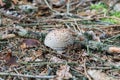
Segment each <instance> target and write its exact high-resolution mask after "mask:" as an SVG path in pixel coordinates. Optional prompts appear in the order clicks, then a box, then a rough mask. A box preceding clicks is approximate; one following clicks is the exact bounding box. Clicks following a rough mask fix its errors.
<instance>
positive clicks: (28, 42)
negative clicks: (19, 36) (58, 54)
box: [20, 39, 40, 49]
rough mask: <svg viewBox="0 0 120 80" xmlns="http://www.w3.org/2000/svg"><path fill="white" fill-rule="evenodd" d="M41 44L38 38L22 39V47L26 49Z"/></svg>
mask: <svg viewBox="0 0 120 80" xmlns="http://www.w3.org/2000/svg"><path fill="white" fill-rule="evenodd" d="M39 45H40V42H39V41H38V40H35V39H24V40H23V41H22V44H21V46H20V47H21V48H22V49H25V48H31V47H37V46H39Z"/></svg>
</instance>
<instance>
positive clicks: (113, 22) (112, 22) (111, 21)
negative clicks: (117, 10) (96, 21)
mask: <svg viewBox="0 0 120 80" xmlns="http://www.w3.org/2000/svg"><path fill="white" fill-rule="evenodd" d="M101 20H102V21H104V22H108V23H111V24H118V23H119V21H118V20H116V19H113V18H102V19H101Z"/></svg>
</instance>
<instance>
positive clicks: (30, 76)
mask: <svg viewBox="0 0 120 80" xmlns="http://www.w3.org/2000/svg"><path fill="white" fill-rule="evenodd" d="M0 75H1V76H17V77H26V78H39V79H52V78H55V76H54V75H52V76H39V75H28V74H27V75H23V74H16V73H5V72H0Z"/></svg>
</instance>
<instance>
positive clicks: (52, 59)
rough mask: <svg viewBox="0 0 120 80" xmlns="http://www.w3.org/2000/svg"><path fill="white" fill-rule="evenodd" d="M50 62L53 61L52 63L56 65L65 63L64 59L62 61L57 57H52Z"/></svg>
mask: <svg viewBox="0 0 120 80" xmlns="http://www.w3.org/2000/svg"><path fill="white" fill-rule="evenodd" d="M50 61H51V62H55V63H62V62H64V60H62V59H60V58H58V57H56V56H52V57H51V58H50Z"/></svg>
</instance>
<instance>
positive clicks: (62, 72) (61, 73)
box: [56, 65, 72, 80]
mask: <svg viewBox="0 0 120 80" xmlns="http://www.w3.org/2000/svg"><path fill="white" fill-rule="evenodd" d="M69 70H70V66H68V65H61V66H60V68H59V70H57V72H56V75H57V80H64V79H70V78H72V74H71V73H70V72H69Z"/></svg>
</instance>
